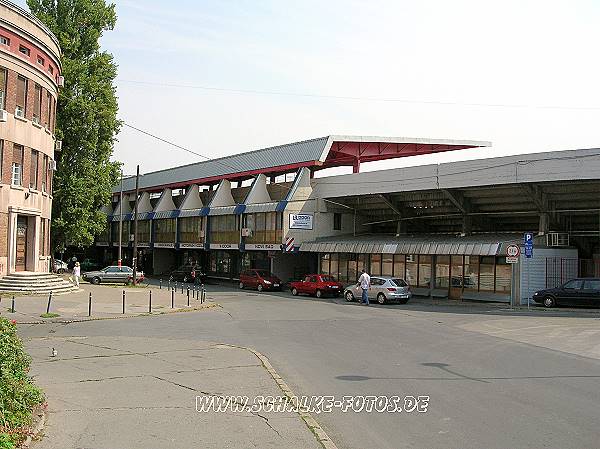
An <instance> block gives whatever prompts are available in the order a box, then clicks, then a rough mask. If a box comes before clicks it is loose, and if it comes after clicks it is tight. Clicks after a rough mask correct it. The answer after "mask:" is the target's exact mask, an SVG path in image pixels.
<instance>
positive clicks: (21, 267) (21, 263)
mask: <svg viewBox="0 0 600 449" xmlns="http://www.w3.org/2000/svg"><path fill="white" fill-rule="evenodd" d="M26 264H27V217H22V216H18V217H17V258H16V261H15V271H25V270H26Z"/></svg>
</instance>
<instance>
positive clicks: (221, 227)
mask: <svg viewBox="0 0 600 449" xmlns="http://www.w3.org/2000/svg"><path fill="white" fill-rule="evenodd" d="M238 217H239V215H215V216H213V217H210V221H211V223H210V226H211V227H210V242H211V243H234V244H236V243H238V242H239V241H240V230H239V224H238V223H239V220H238Z"/></svg>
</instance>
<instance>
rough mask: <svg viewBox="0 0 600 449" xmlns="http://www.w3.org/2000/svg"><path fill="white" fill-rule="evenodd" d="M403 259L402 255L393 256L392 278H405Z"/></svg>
mask: <svg viewBox="0 0 600 449" xmlns="http://www.w3.org/2000/svg"><path fill="white" fill-rule="evenodd" d="M404 259H405V256H404V254H394V277H397V278H401V279H404V277H405V276H406V267H405V265H404Z"/></svg>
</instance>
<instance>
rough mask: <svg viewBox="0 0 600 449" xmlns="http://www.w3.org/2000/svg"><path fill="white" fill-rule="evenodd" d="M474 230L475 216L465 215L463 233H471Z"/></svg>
mask: <svg viewBox="0 0 600 449" xmlns="http://www.w3.org/2000/svg"><path fill="white" fill-rule="evenodd" d="M472 232H473V217H471V216H470V215H464V216H463V222H462V235H471V233H472Z"/></svg>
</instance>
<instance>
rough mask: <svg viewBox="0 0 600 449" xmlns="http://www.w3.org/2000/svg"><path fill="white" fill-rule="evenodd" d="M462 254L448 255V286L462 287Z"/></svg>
mask: <svg viewBox="0 0 600 449" xmlns="http://www.w3.org/2000/svg"><path fill="white" fill-rule="evenodd" d="M463 269H464V268H463V256H450V275H451V276H452V277H451V278H450V287H453V288H462V286H463V283H464V282H463V279H464V273H463Z"/></svg>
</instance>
